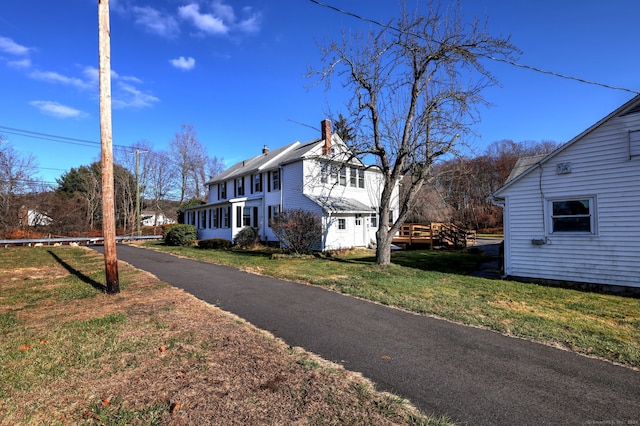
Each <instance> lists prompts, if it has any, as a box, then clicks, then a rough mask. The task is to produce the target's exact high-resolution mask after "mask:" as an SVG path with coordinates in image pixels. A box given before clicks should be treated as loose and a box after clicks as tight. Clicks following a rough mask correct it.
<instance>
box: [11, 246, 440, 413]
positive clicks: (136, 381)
mask: <svg viewBox="0 0 640 426" xmlns="http://www.w3.org/2000/svg"><path fill="white" fill-rule="evenodd" d="M52 253H53V254H52ZM54 255H55V256H54ZM101 260H102V258H101V257H100V256H99V255H97V254H95V253H93V252H91V251H88V250H84V249H82V248H56V249H52V250H51V251H49V250H47V249H46V248H45V249H42V248H38V249H28V248H25V249H22V248H13V249H9V250H0V360H1V361H0V362H1V363H2V368H1V369H0V424H2V425H14V424H78V423H85V424H224V425H233V424H278V425H280V424H282V425H284V424H287V425H288V424H298V425H308V424H341V425H342V424H376V425H384V424H448V423H447V421H446V420H445V419H430V418H427V417H424V416H423V415H421V414H420V413H419V412H418V411H417V410H415V409H414V408H413V407H411V406H410V405H409V404H408V403H407V402H405V401H403V400H401V399H400V398H398V397H396V396H394V395H391V394H388V393H380V392H377V391H376V390H375V389H374V386H373V385H372V384H371V383H370V382H369V381H367V380H365V379H364V378H362V377H361V376H359V375H358V374H354V373H351V372H348V371H346V370H344V369H343V368H342V367H340V366H338V365H335V364H331V363H329V362H326V361H324V360H322V359H320V358H318V357H316V356H314V355H312V354H310V353H307V352H305V351H303V350H302V349H300V348H291V347H289V346H287V345H285V344H284V343H283V342H282V341H280V340H278V339H276V338H274V337H273V336H272V335H270V334H268V333H267V332H264V331H261V330H258V329H256V328H255V327H253V326H251V325H250V324H248V323H246V322H244V321H243V320H241V319H239V318H237V317H235V316H233V315H231V314H229V313H226V312H223V311H221V310H220V309H218V308H216V307H214V306H211V305H209V304H206V303H204V302H202V301H200V300H198V299H196V298H195V297H193V296H191V295H189V294H186V293H185V292H183V291H182V290H178V289H175V288H173V287H170V286H167V285H165V284H163V283H161V282H159V281H158V280H157V279H156V278H155V277H153V276H151V275H150V274H147V273H144V272H141V271H138V270H135V269H133V268H132V267H130V266H128V265H125V264H121V265H120V276H121V285H122V287H123V291H122V293H120V294H119V295H115V296H107V295H105V294H103V293H101V292H100V289H99V285H94V286H93V287H92V286H91V285H90V284H88V282H89V283H93V284H99V283H100V282H101V281H100V280H101V278H100V268H101V266H102V264H101ZM61 262H64V263H65V265H66V266H65V267H62V266H61ZM80 271H81V272H80ZM87 287H88V288H89V290H87ZM94 287H96V288H94ZM78 288H81V289H82V291H80V290H78ZM69 289H74V290H73V291H71V290H69ZM69 295H72V297H70V296H69Z"/></svg>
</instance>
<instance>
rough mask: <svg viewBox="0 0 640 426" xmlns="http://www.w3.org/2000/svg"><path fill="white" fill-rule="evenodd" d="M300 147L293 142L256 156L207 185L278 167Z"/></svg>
mask: <svg viewBox="0 0 640 426" xmlns="http://www.w3.org/2000/svg"><path fill="white" fill-rule="evenodd" d="M299 145H301V144H300V142H293V143H291V144H289V145H285V146H282V147H280V148H277V149H274V150H270V151H268V152H266V153H263V154H260V155H256V156H255V157H252V158H249V159H247V160H242V161H239V162H237V163H236V164H234V165H233V166H231V167H229V168H228V169H227V170H225V171H224V172H222V173H220V174H219V175H217V176H215V177H214V178H213V179H211V180H210V181H209V182H207V185H209V184H214V183H217V182H222V181H225V180H227V179H232V178H234V177H237V176H244V175H247V174H250V173H253V172H256V171H258V170H264V169H266V168H268V167H270V166H276V165H277V164H279V163H280V157H282V156H283V155H284V154H286V153H288V152H289V151H291V150H293V149H295V148H296V147H297V146H299Z"/></svg>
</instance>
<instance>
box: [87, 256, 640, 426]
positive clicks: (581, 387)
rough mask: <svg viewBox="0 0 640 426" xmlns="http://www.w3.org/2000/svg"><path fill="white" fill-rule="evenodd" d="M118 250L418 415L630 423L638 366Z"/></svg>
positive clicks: (637, 402) (636, 419)
mask: <svg viewBox="0 0 640 426" xmlns="http://www.w3.org/2000/svg"><path fill="white" fill-rule="evenodd" d="M97 249H101V247H97ZM117 250H118V257H119V259H120V260H124V261H126V262H128V263H130V264H132V265H134V266H135V267H137V268H140V269H144V270H146V271H149V272H151V273H153V274H155V275H156V276H157V277H158V278H160V279H162V280H164V281H166V282H168V283H171V284H172V285H174V286H176V287H179V288H182V289H184V290H186V291H188V292H190V293H192V294H193V295H195V296H196V297H198V298H200V299H203V300H205V301H207V302H209V303H212V304H214V305H216V306H219V307H220V308H222V309H224V310H226V311H229V312H233V313H235V314H237V315H239V316H240V317H243V318H244V319H246V320H247V321H249V322H251V323H252V324H254V325H255V326H257V327H259V328H262V329H265V330H268V331H270V332H272V333H273V334H274V335H276V336H278V337H280V338H282V339H283V340H284V341H285V342H287V343H288V344H289V345H292V346H301V347H303V348H305V349H307V350H309V351H312V352H314V353H316V354H318V355H320V356H322V357H323V358H325V359H328V360H331V361H334V362H337V363H340V364H342V365H344V366H345V368H347V369H349V370H352V371H359V372H361V373H363V374H364V375H365V376H366V377H368V378H370V379H371V380H373V381H374V382H375V383H376V384H377V385H378V387H379V388H380V389H383V390H388V391H391V392H394V393H396V394H398V395H401V396H403V397H406V398H407V399H409V400H410V401H411V402H412V403H414V404H415V405H416V406H418V408H420V409H421V410H422V411H423V412H425V413H428V414H435V415H447V416H449V417H450V418H451V419H452V420H454V421H457V422H459V423H460V424H469V425H510V426H511V425H640V372H638V371H635V370H631V369H628V368H624V367H620V366H615V365H612V364H610V363H607V362H604V361H599V360H595V359H590V358H586V357H582V356H578V355H576V354H574V353H571V352H567V351H562V350H559V349H555V348H552V347H548V346H544V345H540V344H536V343H532V342H529V341H525V340H521V339H515V338H510V337H506V336H503V335H500V334H498V333H494V332H491V331H487V330H482V329H478V328H473V327H466V326H462V325H458V324H453V323H450V322H448V321H444V320H438V319H434V318H430V317H426V316H420V315H414V314H411V313H407V312H404V311H401V310H398V309H392V308H388V307H385V306H381V305H378V304H374V303H370V302H366V301H363V300H359V299H356V298H353V297H348V296H344V295H340V294H337V293H334V292H331V291H327V290H324V289H322V288H318V287H314V286H308V285H302V284H295V283H291V282H286V281H280V280H276V279H272V278H269V277H264V276H259V275H253V274H249V273H246V272H241V271H238V270H236V269H233V268H228V267H224V266H217V265H212V264H207V263H203V262H197V261H192V260H187V259H181V258H177V257H174V256H171V255H167V254H163V253H158V252H154V251H151V250H145V249H141V248H136V247H131V246H123V245H119V246H118V249H117Z"/></svg>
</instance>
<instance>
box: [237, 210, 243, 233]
mask: <svg viewBox="0 0 640 426" xmlns="http://www.w3.org/2000/svg"><path fill="white" fill-rule="evenodd" d="M236 226H237V227H238V228H240V227H242V207H240V206H237V207H236Z"/></svg>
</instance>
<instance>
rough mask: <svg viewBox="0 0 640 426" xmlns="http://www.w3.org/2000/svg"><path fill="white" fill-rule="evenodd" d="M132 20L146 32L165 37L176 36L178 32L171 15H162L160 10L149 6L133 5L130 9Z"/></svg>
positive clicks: (176, 22)
mask: <svg viewBox="0 0 640 426" xmlns="http://www.w3.org/2000/svg"><path fill="white" fill-rule="evenodd" d="M131 10H132V12H133V14H134V15H135V18H134V21H135V23H136V24H137V25H140V26H142V27H143V28H144V29H145V30H146V31H147V32H150V33H152V34H157V35H159V36H162V37H166V38H173V37H176V36H177V35H178V34H179V33H180V27H179V26H178V21H176V19H175V18H174V17H173V16H169V15H163V14H162V13H161V12H160V11H158V10H156V9H154V8H152V7H149V6H145V7H138V6H135V7H133V8H132V9H131Z"/></svg>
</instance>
